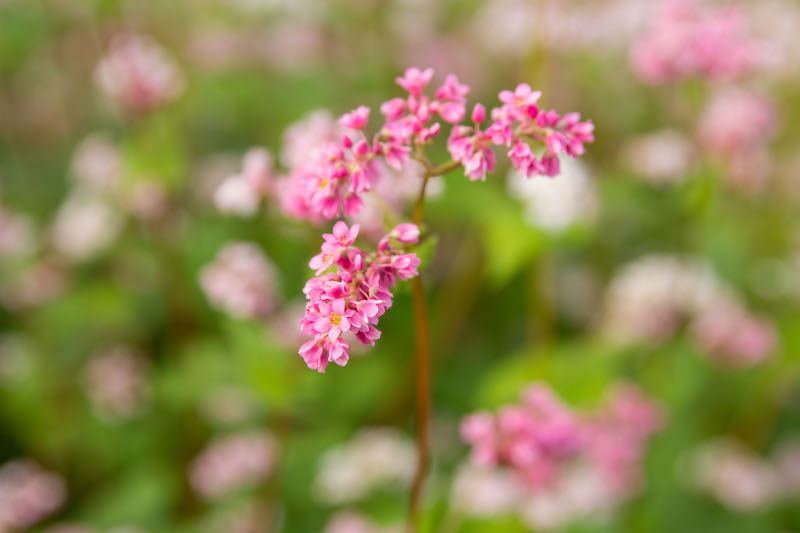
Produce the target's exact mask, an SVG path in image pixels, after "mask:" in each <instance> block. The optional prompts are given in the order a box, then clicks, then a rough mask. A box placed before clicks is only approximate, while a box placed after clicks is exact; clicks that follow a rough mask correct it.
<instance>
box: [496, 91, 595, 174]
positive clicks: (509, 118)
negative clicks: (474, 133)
mask: <svg viewBox="0 0 800 533" xmlns="http://www.w3.org/2000/svg"><path fill="white" fill-rule="evenodd" d="M498 97H499V99H500V102H501V103H502V105H501V106H500V107H496V108H494V109H492V111H491V118H492V123H491V124H490V125H489V127H488V128H487V129H486V136H488V137H489V138H490V139H491V141H492V143H494V144H496V145H502V146H506V147H510V150H509V151H508V156H509V158H510V159H511V162H512V163H513V165H514V166H515V167H516V168H517V169H518V170H519V171H520V172H521V173H522V174H524V175H525V176H526V177H533V176H537V175H544V176H550V177H553V176H556V175H557V174H558V173H559V171H560V162H559V158H558V156H559V154H566V155H568V156H570V157H577V156H580V155H582V154H583V153H584V152H585V147H584V144H585V143H590V142H593V141H594V133H593V132H594V124H592V122H591V121H581V120H580V115H579V114H578V113H567V114H565V115H563V116H561V115H559V114H558V113H557V112H556V111H555V110H549V111H546V110H542V109H540V108H539V106H538V101H539V98H540V97H541V92H540V91H534V90H532V89H531V87H530V86H529V85H528V84H526V83H521V84H519V85H518V86H517V87H516V89H514V91H508V90H506V91H501V92H500V94H499V95H498ZM531 140H532V141H535V142H538V143H542V144H544V146H545V150H544V152H543V153H542V154H541V155H540V156H538V157H537V156H536V154H534V152H533V150H532V149H531V147H530V145H529V144H528V142H529V141H531Z"/></svg>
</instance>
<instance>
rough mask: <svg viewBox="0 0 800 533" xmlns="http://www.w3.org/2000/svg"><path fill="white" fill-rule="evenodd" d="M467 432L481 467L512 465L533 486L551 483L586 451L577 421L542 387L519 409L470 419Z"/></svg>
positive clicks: (463, 430)
mask: <svg viewBox="0 0 800 533" xmlns="http://www.w3.org/2000/svg"><path fill="white" fill-rule="evenodd" d="M461 433H462V436H463V437H464V439H465V440H466V441H467V442H469V443H470V444H472V458H473V460H474V461H475V462H476V463H478V464H480V465H483V466H492V465H496V464H504V465H507V466H510V467H511V468H512V469H514V470H515V471H517V472H518V473H519V474H520V475H521V477H522V478H523V479H524V480H525V481H527V482H529V483H531V484H533V485H543V484H547V483H548V482H549V481H551V480H552V479H553V478H554V477H555V475H556V474H557V472H558V469H559V465H560V464H561V463H562V462H564V461H566V460H567V459H569V458H571V457H573V456H574V455H575V454H576V453H577V452H578V450H579V449H580V437H581V436H580V425H579V423H578V420H577V417H576V416H575V414H574V413H572V411H570V409H569V408H568V407H567V406H566V405H564V404H563V403H562V402H561V401H560V400H559V399H558V398H556V396H555V395H554V394H553V392H552V391H551V390H550V389H549V388H547V387H546V386H544V385H542V384H534V385H531V386H530V387H529V388H528V389H527V390H526V391H525V392H524V393H523V395H522V402H521V403H520V404H519V405H509V406H506V407H503V408H502V409H501V410H500V411H499V412H498V413H497V415H493V414H491V413H488V412H479V413H476V414H473V415H470V416H469V417H467V418H466V419H465V420H464V422H463V424H462V426H461Z"/></svg>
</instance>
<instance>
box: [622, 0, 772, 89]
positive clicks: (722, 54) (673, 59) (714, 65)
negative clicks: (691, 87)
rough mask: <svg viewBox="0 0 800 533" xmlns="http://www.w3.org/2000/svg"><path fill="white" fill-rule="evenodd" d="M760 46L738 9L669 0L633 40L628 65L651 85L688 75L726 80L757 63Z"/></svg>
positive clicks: (750, 68)
mask: <svg viewBox="0 0 800 533" xmlns="http://www.w3.org/2000/svg"><path fill="white" fill-rule="evenodd" d="M760 48H761V47H760V45H759V44H758V43H756V42H755V40H754V39H753V37H752V36H751V34H750V28H749V24H748V20H747V18H746V16H745V15H744V13H743V12H742V11H741V10H740V9H739V8H738V7H736V6H720V7H713V6H712V7H706V6H701V2H691V1H687V0H669V1H667V2H665V3H664V5H663V7H662V8H661V9H660V10H659V11H658V15H657V17H656V19H655V20H654V21H653V24H652V27H651V28H650V29H649V30H648V31H647V32H646V33H645V34H644V35H642V36H641V37H640V38H639V39H638V40H637V41H636V42H635V43H634V45H633V48H632V49H631V66H632V68H633V71H634V72H635V73H636V75H637V76H639V78H640V79H642V80H643V81H645V82H647V83H651V84H661V83H667V82H670V81H674V80H676V79H680V78H684V77H689V76H702V77H705V78H707V79H709V80H712V81H730V80H733V79H735V78H738V77H739V76H741V75H743V74H745V73H747V72H749V71H751V70H753V69H754V68H755V67H757V66H759V64H760V63H761V58H760V57H759V56H760V55H761V50H760Z"/></svg>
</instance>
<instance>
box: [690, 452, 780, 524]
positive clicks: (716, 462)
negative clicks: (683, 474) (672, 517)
mask: <svg viewBox="0 0 800 533" xmlns="http://www.w3.org/2000/svg"><path fill="white" fill-rule="evenodd" d="M690 459H691V460H690V468H691V474H692V479H693V481H694V482H695V484H696V485H697V487H698V488H700V489H702V490H705V491H706V492H708V493H709V494H710V495H711V496H713V497H714V498H716V499H717V500H718V501H719V502H720V503H722V504H723V505H725V506H726V507H728V508H730V509H732V510H734V511H756V510H761V509H764V508H767V507H769V506H771V505H772V504H774V503H775V502H776V500H777V499H778V497H779V495H780V482H779V478H778V473H777V472H776V470H775V468H774V467H773V466H772V464H770V463H769V462H768V461H767V460H764V459H761V458H760V457H758V456H756V455H754V454H753V453H751V452H749V451H748V450H746V449H745V448H744V447H743V446H741V445H740V444H738V443H737V442H735V441H731V440H718V441H712V442H709V443H706V444H705V445H703V446H701V447H700V448H698V449H697V450H695V451H694V453H693V454H692V456H691V458H690Z"/></svg>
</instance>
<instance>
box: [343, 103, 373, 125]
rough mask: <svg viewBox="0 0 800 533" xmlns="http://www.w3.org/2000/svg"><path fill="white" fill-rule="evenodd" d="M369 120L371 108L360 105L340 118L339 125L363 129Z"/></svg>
mask: <svg viewBox="0 0 800 533" xmlns="http://www.w3.org/2000/svg"><path fill="white" fill-rule="evenodd" d="M368 121H369V108H368V107H367V106H363V105H362V106H359V107H358V108H356V109H355V110H354V111H352V112H351V113H346V114H344V115H342V116H341V118H339V125H340V126H341V127H343V128H347V129H351V130H363V129H364V127H365V126H366V125H367V122H368Z"/></svg>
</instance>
